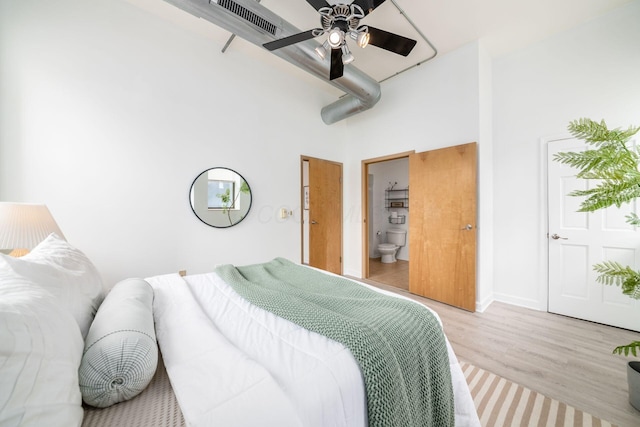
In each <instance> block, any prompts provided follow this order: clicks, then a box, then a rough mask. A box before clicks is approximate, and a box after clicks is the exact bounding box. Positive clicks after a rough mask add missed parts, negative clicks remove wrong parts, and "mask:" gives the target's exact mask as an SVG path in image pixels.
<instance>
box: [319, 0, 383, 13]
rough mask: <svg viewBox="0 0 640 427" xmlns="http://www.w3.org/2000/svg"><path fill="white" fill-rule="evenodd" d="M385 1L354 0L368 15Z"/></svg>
mask: <svg viewBox="0 0 640 427" xmlns="http://www.w3.org/2000/svg"><path fill="white" fill-rule="evenodd" d="M307 1H309V0H307ZM384 2H385V0H354V2H353V3H352V4H355V5H357V6H360V7H361V8H362V10H363V11H364V14H365V16H366V15H368V14H370V13H371V12H373V11H374V9H375V8H376V7H378V6H380V5H381V4H382V3H384Z"/></svg>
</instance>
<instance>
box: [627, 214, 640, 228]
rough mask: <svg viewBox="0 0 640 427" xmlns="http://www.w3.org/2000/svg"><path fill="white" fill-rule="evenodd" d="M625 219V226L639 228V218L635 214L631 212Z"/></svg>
mask: <svg viewBox="0 0 640 427" xmlns="http://www.w3.org/2000/svg"><path fill="white" fill-rule="evenodd" d="M625 218H626V219H627V224H631V225H633V226H636V227H637V226H640V216H638V214H636V213H635V212H631V213H630V214H629V215H627V216H626V217H625Z"/></svg>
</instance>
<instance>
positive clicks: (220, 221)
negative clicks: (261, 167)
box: [189, 168, 251, 228]
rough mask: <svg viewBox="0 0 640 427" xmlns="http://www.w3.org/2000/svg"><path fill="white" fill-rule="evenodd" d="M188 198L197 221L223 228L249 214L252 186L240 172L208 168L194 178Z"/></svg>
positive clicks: (234, 223)
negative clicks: (250, 186)
mask: <svg viewBox="0 0 640 427" xmlns="http://www.w3.org/2000/svg"><path fill="white" fill-rule="evenodd" d="M189 200H190V202H191V209H193V213H194V214H196V216H197V217H198V218H199V219H200V221H202V222H204V223H205V224H207V225H210V226H212V227H218V228H226V227H231V226H233V225H236V224H237V223H239V222H240V221H242V220H243V219H244V218H245V217H246V216H247V213H249V209H250V208H251V188H249V184H247V181H245V180H244V178H243V177H242V175H240V174H239V173H237V172H235V171H233V170H231V169H227V168H211V169H208V170H206V171H204V172H202V173H201V174H200V175H198V177H197V178H196V179H195V180H194V181H193V184H191V191H190V193H189Z"/></svg>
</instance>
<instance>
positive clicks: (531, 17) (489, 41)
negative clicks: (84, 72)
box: [126, 0, 639, 80]
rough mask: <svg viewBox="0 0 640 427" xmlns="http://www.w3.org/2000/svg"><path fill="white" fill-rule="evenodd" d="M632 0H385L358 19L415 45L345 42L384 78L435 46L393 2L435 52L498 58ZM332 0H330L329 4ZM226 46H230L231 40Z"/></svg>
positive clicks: (307, 12) (283, 0) (273, 0)
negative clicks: (464, 49) (399, 47)
mask: <svg viewBox="0 0 640 427" xmlns="http://www.w3.org/2000/svg"><path fill="white" fill-rule="evenodd" d="M126 1H128V2H130V3H132V4H135V5H136V6H138V7H141V8H143V9H145V10H147V11H150V12H152V13H154V14H158V15H161V16H163V17H164V18H165V19H168V20H171V21H173V22H177V23H179V24H181V25H186V26H189V27H190V28H191V29H193V30H195V31H198V32H201V33H207V35H208V36H211V37H213V38H216V39H219V40H222V44H224V42H225V41H226V39H228V37H229V36H230V34H229V33H228V32H226V31H224V30H222V29H219V28H218V27H216V26H214V25H213V24H210V23H208V22H205V21H203V20H200V22H197V21H194V20H193V19H189V18H186V17H184V16H183V15H184V14H185V13H184V12H182V11H180V10H179V9H177V8H175V7H174V6H172V5H170V4H168V3H166V2H164V1H162V0H126ZM345 1H347V2H350V0H345ZM633 1H639V0H532V1H528V2H524V1H519V0H483V1H481V0H395V4H394V3H393V2H392V0H387V1H386V2H385V3H383V4H382V5H381V6H379V7H378V8H377V9H376V10H374V11H373V12H372V13H371V14H369V15H368V16H366V17H365V18H364V19H363V20H362V22H361V24H368V25H371V26H374V27H377V28H380V29H383V30H386V31H390V32H393V33H397V34H400V35H403V36H406V37H409V38H412V39H415V40H418V44H417V45H416V47H415V48H414V50H413V51H412V52H411V54H409V56H408V57H406V58H405V57H402V56H400V55H396V54H393V53H390V52H387V51H385V50H382V49H379V48H377V47H375V46H368V47H367V48H365V49H361V48H359V47H357V46H356V45H355V43H351V41H350V42H349V46H350V48H351V50H352V52H353V55H354V56H355V61H354V62H353V63H352V64H353V65H354V66H356V67H357V68H359V69H361V70H362V71H364V72H365V73H367V74H369V75H370V76H372V77H373V78H375V79H376V80H383V79H385V78H388V77H390V76H393V75H395V74H396V73H399V72H401V71H403V70H405V69H407V68H409V67H412V66H414V65H415V64H417V63H420V62H423V61H425V60H426V59H429V58H430V57H432V56H433V54H434V51H433V50H432V49H431V48H430V46H429V44H428V43H427V42H425V41H424V40H423V39H422V37H421V35H420V33H419V32H418V31H416V30H415V29H414V28H413V27H412V25H411V24H410V23H409V21H408V20H407V19H406V18H405V16H403V15H402V14H401V13H400V10H399V9H398V7H396V4H397V5H398V6H399V8H401V9H402V10H403V11H404V13H405V15H406V17H408V18H409V19H410V20H411V21H413V23H414V24H415V26H416V27H417V28H418V29H419V30H420V32H422V34H423V35H424V36H425V37H426V38H428V40H429V41H430V42H431V43H432V44H433V45H434V46H435V47H436V49H437V50H438V55H442V54H444V53H447V52H450V51H452V50H455V49H456V48H458V47H460V46H462V45H464V44H467V43H469V42H472V41H474V40H478V39H480V40H482V43H483V46H484V47H485V48H486V49H487V51H488V52H489V54H490V55H491V56H493V57H498V56H500V55H504V54H507V53H509V52H512V51H514V50H516V49H518V48H521V47H523V46H526V45H528V44H530V43H533V42H536V41H539V40H542V39H544V38H546V37H549V36H550V35H552V34H555V33H558V32H561V31H564V30H566V29H569V28H571V27H574V26H576V25H578V24H580V23H583V22H586V21H589V20H591V19H593V18H596V17H598V16H600V15H602V14H605V13H606V12H608V11H610V10H612V9H615V8H617V7H619V6H622V5H624V4H626V3H631V2H633ZM335 2H336V1H335V0H329V3H332V4H333V3H335ZM261 4H262V5H263V6H265V7H267V8H268V9H270V10H272V11H273V12H275V13H276V14H278V15H280V16H281V17H282V18H284V19H285V20H286V21H289V22H290V23H291V24H293V25H295V26H296V27H298V28H299V29H300V30H301V31H305V30H309V29H312V28H317V27H320V20H319V15H318V13H317V12H316V10H315V9H314V8H313V7H312V6H310V5H309V4H308V3H307V2H306V1H305V0H262V1H261ZM234 43H236V42H234ZM230 48H233V43H232V44H231V47H230ZM256 49H258V48H257V47H256ZM261 55H263V53H262V52H259V51H257V50H256V56H257V57H261ZM287 66H291V67H293V65H288V64H287Z"/></svg>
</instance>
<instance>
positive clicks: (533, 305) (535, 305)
mask: <svg viewBox="0 0 640 427" xmlns="http://www.w3.org/2000/svg"><path fill="white" fill-rule="evenodd" d="M493 299H494V301H499V302H504V303H506V304H511V305H517V306H519V307H524V308H530V309H532V310H537V311H547V304H546V303H541V302H540V301H537V300H533V299H529V298H520V297H514V296H513V295H506V294H501V293H494V294H493Z"/></svg>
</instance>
